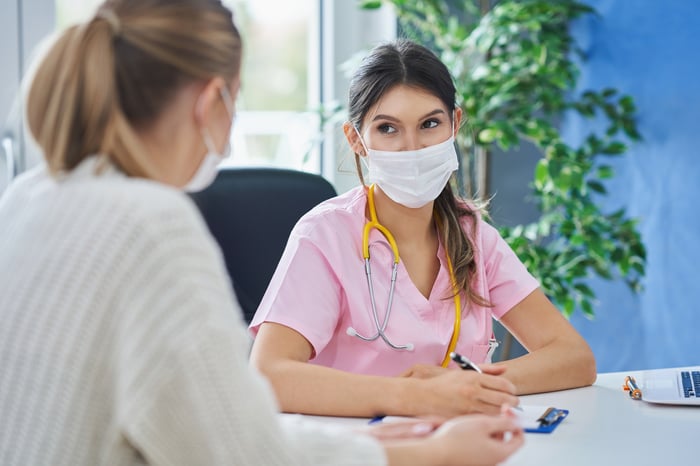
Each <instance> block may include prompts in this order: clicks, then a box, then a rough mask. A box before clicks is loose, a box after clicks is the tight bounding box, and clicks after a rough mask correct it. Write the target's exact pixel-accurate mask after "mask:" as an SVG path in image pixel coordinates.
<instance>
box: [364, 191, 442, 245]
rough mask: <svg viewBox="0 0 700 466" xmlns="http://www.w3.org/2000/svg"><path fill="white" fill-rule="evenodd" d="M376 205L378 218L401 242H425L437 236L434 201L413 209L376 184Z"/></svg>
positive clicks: (410, 243)
mask: <svg viewBox="0 0 700 466" xmlns="http://www.w3.org/2000/svg"><path fill="white" fill-rule="evenodd" d="M374 206H375V209H376V212H377V220H378V221H379V223H381V224H382V225H384V227H386V228H387V229H388V230H389V231H390V232H391V234H392V235H393V236H394V239H396V242H397V243H399V244H404V245H415V244H421V243H424V244H425V242H432V241H434V240H435V238H436V237H437V232H436V230H435V226H434V222H433V203H432V202H430V203H428V204H426V205H424V206H423V207H420V208H418V209H411V208H408V207H405V206H403V205H401V204H399V203H397V202H394V201H393V200H391V198H389V196H387V195H386V194H385V193H384V191H382V190H381V188H379V187H378V186H375V187H374ZM428 244H429V243H428Z"/></svg>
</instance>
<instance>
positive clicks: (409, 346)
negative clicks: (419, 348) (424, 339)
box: [404, 343, 413, 351]
mask: <svg viewBox="0 0 700 466" xmlns="http://www.w3.org/2000/svg"><path fill="white" fill-rule="evenodd" d="M404 348H405V349H406V351H413V343H408V344H406V345H404Z"/></svg>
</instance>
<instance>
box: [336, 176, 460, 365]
mask: <svg viewBox="0 0 700 466" xmlns="http://www.w3.org/2000/svg"><path fill="white" fill-rule="evenodd" d="M367 204H368V206H369V221H368V222H367V223H365V226H364V229H363V231H362V256H363V258H364V261H365V275H366V277H367V287H368V288H369V296H370V302H371V304H372V317H373V318H374V324H375V325H376V327H377V332H376V333H375V334H374V335H372V336H371V337H366V336H363V335H360V334H359V333H358V332H357V331H356V330H355V329H354V328H352V327H348V329H347V334H348V335H350V336H355V337H358V338H359V339H361V340H364V341H374V340H376V339H378V338H381V339H382V340H384V342H385V343H386V344H387V345H388V346H389V347H390V348H393V349H395V350H405V351H412V350H413V348H414V346H413V344H411V343H407V344H405V345H397V344H395V343H393V342H392V341H391V340H389V337H388V336H387V335H386V333H385V330H386V326H387V324H388V322H389V315H390V314H391V306H392V303H393V299H394V287H395V285H396V275H397V271H398V267H399V248H398V246H397V245H396V240H395V239H394V235H392V234H391V232H390V231H389V229H388V228H386V227H385V226H384V225H382V224H381V223H379V220H377V210H376V208H375V206H374V184H372V185H371V186H370V187H369V189H368V190H367ZM372 228H375V229H377V230H379V232H381V233H382V234H383V235H384V237H385V238H386V240H387V241H388V242H389V246H390V247H391V251H392V253H393V255H394V262H393V266H392V271H391V285H390V287H389V299H388V301H387V306H386V312H385V313H384V320H383V321H382V322H381V323H380V322H379V315H378V313H377V304H376V301H375V299H374V287H373V286H372V267H371V264H370V254H369V235H370V231H371V230H372ZM445 258H446V259H447V270H448V271H449V273H450V282H451V284H452V292H453V294H454V301H455V321H454V326H453V328H452V338H450V343H449V345H448V346H447V351H446V352H445V357H444V358H443V361H442V363H441V366H442V367H447V365H448V364H449V362H450V353H452V352H453V351H454V349H455V347H456V346H457V340H458V339H459V330H460V324H461V321H462V318H461V317H462V316H461V314H462V313H461V309H462V303H461V299H460V296H459V295H460V293H459V290H458V288H457V280H456V279H455V275H454V271H453V269H452V261H451V260H450V256H449V255H448V254H447V253H445Z"/></svg>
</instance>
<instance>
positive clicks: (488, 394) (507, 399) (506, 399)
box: [476, 389, 519, 414]
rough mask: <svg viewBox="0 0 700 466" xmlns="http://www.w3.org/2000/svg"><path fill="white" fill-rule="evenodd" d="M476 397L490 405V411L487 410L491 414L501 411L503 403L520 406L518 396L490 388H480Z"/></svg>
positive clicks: (482, 402)
mask: <svg viewBox="0 0 700 466" xmlns="http://www.w3.org/2000/svg"><path fill="white" fill-rule="evenodd" d="M476 398H477V401H479V402H480V403H481V404H483V405H485V406H488V411H485V412H488V413H489V414H499V413H501V410H502V409H503V408H502V406H503V405H508V406H518V403H519V400H518V397H517V396H514V395H511V394H509V393H503V392H499V391H495V390H488V389H483V390H480V391H479V393H478V395H477V397H476Z"/></svg>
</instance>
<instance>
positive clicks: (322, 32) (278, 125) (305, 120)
mask: <svg viewBox="0 0 700 466" xmlns="http://www.w3.org/2000/svg"><path fill="white" fill-rule="evenodd" d="M223 1H224V3H225V4H226V5H227V6H229V7H231V8H232V9H233V11H234V15H235V20H236V23H237V24H238V26H239V28H240V29H241V31H242V33H243V37H244V55H243V59H244V68H243V76H242V89H241V92H240V95H239V100H238V103H237V107H238V111H237V115H236V124H235V125H234V132H233V134H232V146H233V156H232V157H231V158H230V159H229V160H228V161H227V163H228V164H230V165H274V166H284V167H291V168H297V169H302V170H306V171H311V172H319V173H321V174H322V175H323V176H324V177H326V178H327V179H329V180H330V181H331V182H332V183H334V185H335V186H336V189H337V190H338V191H339V192H343V191H345V190H346V189H349V187H352V186H355V185H356V184H357V177H356V176H355V175H354V173H353V170H352V164H351V163H350V164H348V163H346V162H347V160H346V162H344V163H343V164H342V166H343V167H345V168H344V169H342V170H341V171H339V170H338V167H339V165H341V164H340V163H339V162H338V157H341V158H343V157H345V158H347V149H346V148H345V143H344V142H343V137H342V133H341V132H340V131H339V130H338V127H335V128H330V129H326V130H325V131H324V132H323V133H322V132H321V128H320V115H319V113H318V110H319V108H320V102H328V103H332V102H341V103H342V102H345V100H346V97H347V77H346V76H345V74H344V72H343V71H342V70H341V65H342V64H343V63H345V62H346V61H347V60H348V59H350V58H351V57H353V56H354V55H355V54H356V53H357V52H358V51H359V50H364V49H367V48H369V47H371V46H372V45H374V44H375V43H376V42H378V41H381V40H386V39H391V38H393V37H395V34H396V21H395V17H394V14H393V11H392V10H391V8H387V7H384V8H382V9H380V10H379V11H371V12H368V11H361V10H360V9H359V8H358V5H357V3H356V2H350V1H347V2H346V1H337V0H297V1H288V0H223ZM6 3H7V4H5V3H3V5H2V6H0V13H5V14H3V15H0V18H2V20H0V24H4V22H3V21H7V22H8V25H7V27H3V28H0V36H2V37H5V36H7V38H6V39H7V40H5V41H0V57H5V58H7V59H6V60H4V61H5V62H6V63H7V64H8V66H9V69H6V71H7V73H5V74H3V76H2V77H0V78H2V79H0V84H2V83H3V82H4V81H3V79H4V80H10V81H12V82H11V83H10V84H11V86H2V87H0V117H6V116H7V115H9V114H10V113H11V112H10V107H11V104H12V103H13V102H17V99H16V98H15V97H16V94H17V89H18V86H19V78H20V76H21V71H23V70H24V69H25V62H26V61H27V58H26V57H28V56H30V54H31V52H32V50H33V48H34V46H35V45H36V44H37V43H38V42H39V40H40V39H41V38H43V37H45V36H46V35H48V34H49V33H51V32H52V30H53V29H58V30H60V29H63V28H65V27H66V26H67V25H69V24H73V23H75V22H76V21H83V20H86V19H88V18H90V17H91V16H92V15H93V14H94V12H95V9H96V8H97V6H98V5H100V4H101V3H102V0H17V1H16V2H14V1H13V2H6ZM8 10H9V11H8ZM13 38H14V39H16V40H12V39H13ZM15 65H16V69H14V68H13V67H14V66H15ZM5 89H10V90H9V91H7V92H5V94H3V91H4V90H5ZM15 107H16V105H15ZM12 114H14V115H19V114H20V113H19V112H18V111H15V112H12ZM20 120H21V119H20V118H19V117H16V118H13V119H12V120H11V121H10V123H11V124H8V123H5V126H4V127H0V129H1V130H3V132H2V133H0V136H3V135H4V134H7V132H8V128H9V129H10V130H12V131H10V132H11V133H12V135H13V136H16V134H15V133H17V134H19V136H17V137H16V142H15V150H14V152H15V154H16V158H17V163H16V168H17V170H18V171H22V170H24V169H27V168H29V167H31V166H32V165H34V164H36V163H38V161H39V160H40V159H41V155H40V154H39V153H38V151H37V150H35V149H34V150H33V149H32V148H31V147H29V146H28V147H23V146H24V145H25V144H21V142H22V141H23V137H22V130H21V127H20V126H21V124H20ZM2 123H3V121H0V124H2ZM17 128H19V129H17ZM24 139H26V138H24ZM321 141H323V144H321ZM0 142H2V139H0ZM3 153H4V151H3V150H2V144H0V154H3ZM5 165H6V163H5V157H0V193H1V192H2V189H3V188H4V186H5V184H6V178H7V173H6V172H7V170H6V166H5Z"/></svg>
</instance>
